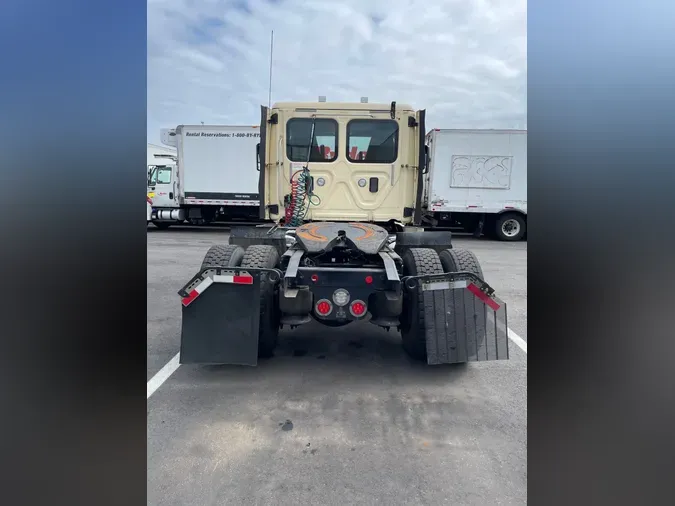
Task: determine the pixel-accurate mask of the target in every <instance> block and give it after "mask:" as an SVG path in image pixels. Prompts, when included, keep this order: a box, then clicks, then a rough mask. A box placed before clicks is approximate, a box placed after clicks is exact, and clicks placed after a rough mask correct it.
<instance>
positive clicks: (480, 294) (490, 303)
mask: <svg viewBox="0 0 675 506" xmlns="http://www.w3.org/2000/svg"><path fill="white" fill-rule="evenodd" d="M466 287H467V288H468V290H469V291H470V292H471V293H473V294H474V295H475V296H476V297H478V298H479V299H480V300H482V301H483V302H485V304H486V305H488V306H490V307H491V308H492V309H493V310H495V311H497V310H499V308H500V307H501V306H500V305H499V304H497V303H496V302H495V301H494V300H492V299H491V298H490V297H488V295H487V294H486V293H485V292H482V291H481V289H480V288H478V287H477V286H476V285H474V284H473V283H469V284H468V285H466Z"/></svg>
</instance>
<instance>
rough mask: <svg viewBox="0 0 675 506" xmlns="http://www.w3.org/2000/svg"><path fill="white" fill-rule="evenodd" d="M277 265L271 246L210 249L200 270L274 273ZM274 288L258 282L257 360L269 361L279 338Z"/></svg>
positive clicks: (233, 246) (277, 308) (278, 313)
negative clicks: (227, 269)
mask: <svg viewBox="0 0 675 506" xmlns="http://www.w3.org/2000/svg"><path fill="white" fill-rule="evenodd" d="M278 264H279V253H278V251H277V249H276V248H275V247H274V246H269V245H265V244H263V245H258V244H256V245H253V246H249V247H248V248H246V250H244V248H242V247H241V246H235V245H232V244H227V245H216V246H211V248H209V251H207V253H206V255H205V256H204V261H203V262H202V269H204V268H207V267H247V268H251V269H274V268H275V267H277V266H278ZM275 291H276V288H275V286H274V285H273V284H271V283H267V282H266V281H265V280H261V286H260V322H259V327H258V357H260V358H268V357H271V356H272V355H273V354H274V348H275V347H276V345H277V340H278V337H279V321H280V319H281V313H280V312H279V307H278V305H277V304H276V297H275V295H276V293H275Z"/></svg>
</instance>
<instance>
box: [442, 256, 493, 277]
mask: <svg viewBox="0 0 675 506" xmlns="http://www.w3.org/2000/svg"><path fill="white" fill-rule="evenodd" d="M438 257H439V258H440V260H441V265H442V266H443V272H462V271H464V272H470V273H472V274H475V275H476V276H478V277H479V278H480V279H482V280H483V281H485V278H484V277H483V269H482V268H481V266H480V262H479V261H478V258H476V255H474V254H473V251H469V250H468V249H454V248H453V249H446V250H444V251H441V253H440V254H439V255H438Z"/></svg>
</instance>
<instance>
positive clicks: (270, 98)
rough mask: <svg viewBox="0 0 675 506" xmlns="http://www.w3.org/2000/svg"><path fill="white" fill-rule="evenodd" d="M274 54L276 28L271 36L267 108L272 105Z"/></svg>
mask: <svg viewBox="0 0 675 506" xmlns="http://www.w3.org/2000/svg"><path fill="white" fill-rule="evenodd" d="M273 56H274V30H272V36H271V38H270V91H269V95H268V97H267V108H268V109H269V108H271V107H272V57H273Z"/></svg>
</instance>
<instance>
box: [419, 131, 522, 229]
mask: <svg viewBox="0 0 675 506" xmlns="http://www.w3.org/2000/svg"><path fill="white" fill-rule="evenodd" d="M426 146H427V147H426V149H427V156H428V157H429V160H428V167H429V168H428V171H427V174H426V176H425V177H426V179H425V206H424V207H425V210H426V213H425V215H426V216H425V218H426V221H427V223H428V224H430V226H432V227H461V228H462V229H464V230H466V231H471V232H474V233H475V234H477V235H480V234H481V233H484V234H485V235H486V236H490V237H495V238H497V239H499V240H503V241H517V240H520V239H523V238H524V237H525V235H526V233H527V130H449V129H434V130H432V131H431V132H429V133H428V134H427V136H426Z"/></svg>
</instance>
